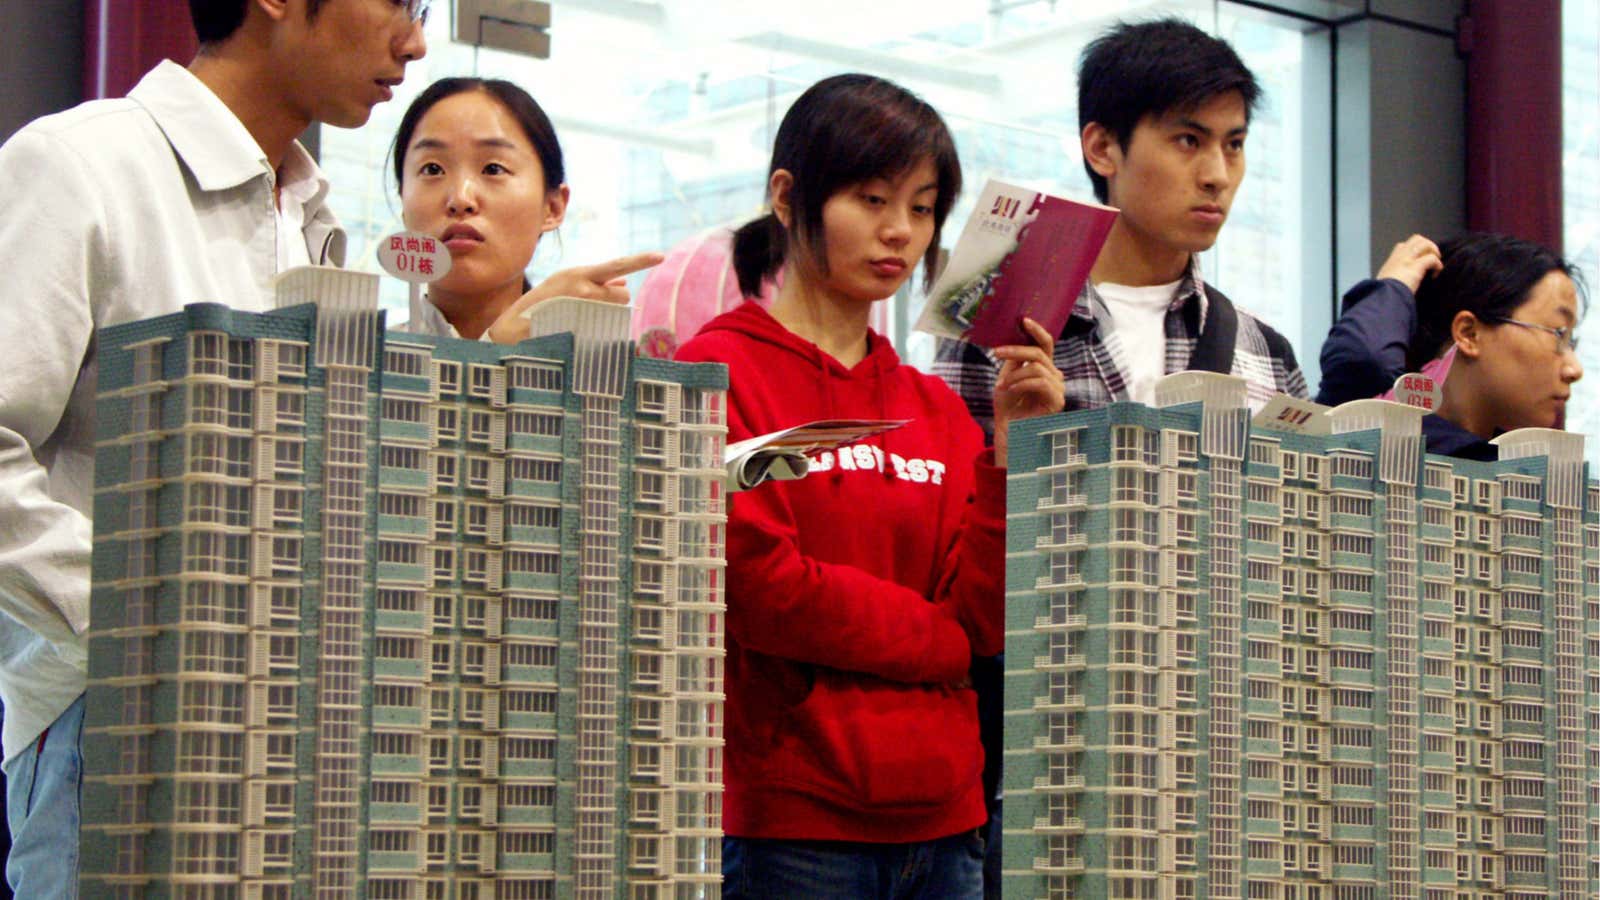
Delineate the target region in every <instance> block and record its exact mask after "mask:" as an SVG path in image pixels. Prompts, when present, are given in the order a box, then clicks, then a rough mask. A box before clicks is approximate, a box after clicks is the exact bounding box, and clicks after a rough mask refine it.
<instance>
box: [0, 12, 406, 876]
mask: <svg viewBox="0 0 1600 900" xmlns="http://www.w3.org/2000/svg"><path fill="white" fill-rule="evenodd" d="M428 5H429V4H428V0H190V4H189V7H190V12H191V14H192V16H193V19H194V24H195V30H196V32H197V34H198V36H199V38H200V52H199V54H198V55H197V56H196V57H195V59H194V61H193V62H192V63H191V64H190V65H189V67H188V68H187V69H186V68H184V67H181V66H178V65H176V64H174V63H172V62H163V63H161V64H160V65H159V66H157V67H156V68H155V69H153V70H152V71H151V72H150V73H148V74H147V75H145V77H144V78H143V80H141V81H140V82H139V84H138V85H137V86H136V87H135V88H134V89H133V90H132V91H131V92H130V93H129V95H128V96H127V97H126V98H122V99H116V100H98V101H93V102H89V103H84V104H82V105H80V106H78V107H76V108H75V109H71V110H68V111H66V112H63V113H60V114H57V115H53V116H46V117H44V118H42V119H39V120H37V121H34V122H32V123H30V124H28V125H27V126H25V127H23V128H22V130H20V131H19V132H17V134H16V135H15V136H13V137H12V138H11V139H10V140H8V141H7V142H6V143H5V145H4V146H0V205H3V206H4V207H5V208H6V210H7V214H6V215H5V216H4V217H0V246H4V247H6V248H7V250H8V252H9V253H10V254H12V261H11V271H10V279H9V281H10V291H9V292H8V295H7V297H6V299H5V300H4V301H0V334H5V335H7V336H8V338H9V343H8V345H7V352H6V353H5V354H4V355H0V701H3V702H4V705H5V733H4V748H5V754H4V757H5V762H4V769H5V773H6V780H7V789H6V818H7V824H8V825H9V827H10V830H11V835H12V839H13V842H14V843H13V846H12V850H11V854H10V857H9V859H8V860H7V862H6V879H7V881H8V882H9V883H10V885H11V887H12V889H13V890H14V891H15V892H16V895H17V896H19V897H51V898H72V897H76V896H78V846H79V845H78V824H79V808H78V806H79V797H80V792H81V788H82V764H83V754H82V751H81V747H80V738H81V733H82V729H83V706H84V698H83V690H84V683H85V677H86V673H87V653H86V644H87V642H86V636H85V630H86V629H87V628H88V625H89V580H90V576H89V559H90V535H91V533H92V523H91V521H90V514H91V509H92V500H93V488H94V446H95V426H94V403H95V400H94V394H95V383H96V359H95V344H94V335H95V330H96V329H98V328H101V327H104V326H106V325H114V324H118V323H122V322H130V321H136V320H139V319H144V318H148V317H150V316H156V315H161V314H164V313H170V312H175V311H177V310H180V309H182V308H183V307H184V306H185V305H186V304H189V303H198V302H222V303H227V304H229V305H232V306H235V307H238V308H240V309H246V310H251V311H262V310H266V309H269V308H270V307H271V302H272V300H271V294H270V291H271V283H272V279H273V277H274V276H275V275H276V274H277V273H278V272H280V271H282V270H284V269H287V268H291V267H294V266H297V265H306V264H308V263H321V264H337V263H339V262H340V261H341V260H342V258H343V255H344V233H343V231H341V230H340V229H339V226H338V223H337V222H336V221H335V220H334V218H333V215H332V213H331V212H329V211H328V209H327V207H326V206H325V205H324V202H323V201H324V198H325V197H326V195H327V189H328V184H327V180H326V179H325V178H323V177H322V174H321V172H320V171H319V170H318V169H317V166H316V163H315V162H313V161H312V159H311V156H310V155H309V154H308V153H307V152H306V150H305V149H304V148H303V147H301V146H300V145H299V144H298V143H297V142H296V141H295V136H296V135H298V134H300V133H301V132H302V131H304V130H305V129H306V127H307V126H308V125H310V124H311V123H312V122H326V123H328V124H330V125H338V126H342V127H355V126H358V125H361V124H362V123H364V122H366V120H367V118H368V116H369V115H370V114H371V112H372V108H373V107H374V106H375V105H377V104H378V103H380V102H382V101H384V100H387V99H389V96H390V93H391V90H392V88H393V87H394V86H395V85H397V84H399V83H400V81H401V79H402V78H403V77H404V75H405V69H406V64H407V63H409V62H411V61H413V60H416V59H418V58H420V57H421V56H422V55H423V53H424V52H426V48H425V46H424V43H423V37H422V22H423V19H424V18H425V15H426V12H427V9H428Z"/></svg>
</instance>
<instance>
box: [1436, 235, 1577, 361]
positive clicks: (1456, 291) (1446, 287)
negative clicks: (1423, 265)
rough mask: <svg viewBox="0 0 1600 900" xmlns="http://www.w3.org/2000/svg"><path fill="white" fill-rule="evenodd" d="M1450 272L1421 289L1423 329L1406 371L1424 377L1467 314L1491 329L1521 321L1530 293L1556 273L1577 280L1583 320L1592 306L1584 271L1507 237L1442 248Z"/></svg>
mask: <svg viewBox="0 0 1600 900" xmlns="http://www.w3.org/2000/svg"><path fill="white" fill-rule="evenodd" d="M1439 254H1440V257H1441V258H1442V259H1443V261H1444V268H1442V269H1440V270H1439V271H1438V272H1435V273H1433V274H1432V275H1430V276H1429V277H1428V278H1426V279H1424V280H1423V282H1422V285H1421V287H1419V288H1417V325H1416V329H1415V330H1414V331H1413V333H1412V336H1411V346H1410V347H1409V348H1408V350H1407V353H1406V366H1407V368H1408V369H1409V370H1410V371H1413V372H1416V371H1420V370H1421V368H1422V366H1423V364H1424V363H1427V362H1428V361H1430V360H1432V359H1434V358H1436V357H1438V356H1439V354H1440V353H1441V352H1442V351H1443V350H1444V349H1445V348H1446V347H1448V346H1450V343H1451V341H1452V340H1453V338H1452V337H1451V325H1452V323H1453V322H1454V321H1455V318H1456V315H1457V314H1458V313H1461V312H1469V313H1472V315H1473V317H1474V318H1476V319H1477V320H1478V321H1480V322H1483V323H1484V324H1486V325H1495V324H1499V323H1503V322H1505V321H1506V320H1507V319H1514V318H1516V317H1517V316H1516V311H1517V308H1518V307H1520V306H1522V304H1523V303H1525V302H1527V300H1528V292H1529V291H1531V290H1533V287H1534V285H1537V284H1538V283H1539V282H1540V281H1542V280H1543V279H1544V277H1545V276H1546V275H1549V274H1550V273H1551V272H1561V273H1563V274H1565V275H1566V276H1567V277H1568V278H1571V279H1572V281H1573V284H1574V285H1575V286H1576V287H1577V289H1578V298H1579V303H1580V307H1579V310H1578V312H1579V314H1580V315H1581V314H1582V313H1583V307H1584V306H1586V305H1587V300H1586V291H1585V289H1584V284H1583V279H1582V277H1581V276H1580V274H1579V272H1578V269H1577V268H1576V267H1575V266H1573V265H1572V264H1571V263H1569V262H1567V261H1566V260H1565V259H1562V258H1561V255H1560V254H1558V253H1556V252H1555V251H1554V250H1551V249H1550V248H1548V247H1545V246H1543V245H1541V244H1535V243H1534V242H1532V241H1525V240H1522V239H1521V238H1514V237H1511V236H1510V235H1506V234H1492V233H1473V234H1464V235H1461V236H1460V237H1456V238H1451V239H1450V240H1448V241H1445V242H1444V243H1443V244H1441V245H1439Z"/></svg>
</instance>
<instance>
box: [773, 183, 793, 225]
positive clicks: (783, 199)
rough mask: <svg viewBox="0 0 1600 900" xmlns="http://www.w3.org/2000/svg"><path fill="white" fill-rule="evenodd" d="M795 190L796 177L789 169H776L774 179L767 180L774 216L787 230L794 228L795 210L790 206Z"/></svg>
mask: <svg viewBox="0 0 1600 900" xmlns="http://www.w3.org/2000/svg"><path fill="white" fill-rule="evenodd" d="M793 189H794V175H793V173H791V172H790V171H789V170H788V169H774V170H773V172H772V177H771V178H769V179H767V199H768V200H770V201H771V202H772V214H773V215H774V216H777V217H778V221H779V222H780V223H781V224H782V225H783V227H784V228H787V229H792V228H793V227H794V208H793V207H791V206H790V205H789V196H790V192H791V191H792V190H793Z"/></svg>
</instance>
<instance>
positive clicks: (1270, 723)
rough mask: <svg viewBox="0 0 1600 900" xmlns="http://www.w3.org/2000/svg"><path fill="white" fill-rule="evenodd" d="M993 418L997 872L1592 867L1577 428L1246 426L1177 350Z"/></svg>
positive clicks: (1315, 880) (1426, 878) (1590, 660)
mask: <svg viewBox="0 0 1600 900" xmlns="http://www.w3.org/2000/svg"><path fill="white" fill-rule="evenodd" d="M1157 398H1158V404H1159V405H1160V406H1161V407H1162V408H1159V409H1152V408H1149V407H1143V406H1136V405H1133V404H1118V405H1113V406H1110V407H1106V408H1103V409H1099V410H1094V411H1091V412H1081V413H1073V414H1068V415H1059V416H1053V417H1049V418H1047V419H1035V420H1030V421H1028V422H1025V423H1020V424H1018V425H1014V426H1013V436H1012V438H1011V471H1010V488H1009V518H1008V535H1007V542H1008V563H1007V634H1006V641H1007V646H1006V666H1007V672H1006V719H1005V747H1006V750H1005V753H1006V758H1005V784H1004V789H1005V805H1004V816H1005V825H1004V828H1005V833H1004V842H1003V845H1002V846H1003V848H1004V850H1003V852H1004V858H1005V861H1004V868H1005V895H1006V896H1007V897H1008V898H1033V897H1085V898H1087V897H1094V898H1102V897H1110V898H1163V900H1167V898H1276V900H1379V898H1396V900H1402V898H1404V900H1411V898H1415V900H1461V898H1479V897H1495V898H1502V900H1516V898H1534V897H1562V898H1574V900H1576V898H1592V897H1595V896H1596V895H1597V893H1600V840H1597V825H1600V815H1597V810H1600V782H1597V778H1600V747H1597V745H1596V731H1597V729H1600V516H1597V513H1600V487H1596V486H1594V485H1587V484H1585V481H1584V477H1583V476H1584V464H1583V437H1582V436H1581V435H1577V434H1568V433H1565V432H1560V431H1548V430H1538V429H1529V430H1524V431H1516V432H1512V433H1510V434H1507V435H1504V436H1502V437H1500V438H1499V439H1498V440H1497V442H1496V443H1498V445H1499V448H1500V461H1499V462H1495V463H1485V462H1476V461H1470V460H1458V459H1450V458H1446V457H1439V456H1430V455H1425V454H1424V453H1423V451H1422V439H1421V435H1420V418H1421V414H1420V413H1419V412H1417V411H1415V410H1410V409H1408V408H1406V407H1402V406H1399V405H1397V404H1392V403H1385V402H1382V401H1376V400H1363V401H1357V402H1355V403H1350V404H1346V405H1344V406H1341V407H1338V408H1337V409H1335V410H1333V411H1332V412H1330V413H1328V414H1327V415H1328V418H1329V420H1331V422H1330V424H1331V428H1330V429H1327V430H1328V431H1331V434H1323V435H1322V436H1312V435H1310V434H1304V433H1298V434H1297V433H1284V432H1279V431H1271V430H1266V429H1264V428H1258V427H1252V423H1251V419H1250V414H1249V412H1248V410H1247V408H1246V405H1245V387H1244V382H1242V381H1240V380H1237V379H1232V378H1228V377H1226V376H1220V375H1205V374H1197V373H1183V374H1180V375H1174V376H1170V377H1169V378H1168V379H1166V380H1165V381H1164V382H1162V384H1161V385H1160V387H1159V388H1158V392H1157Z"/></svg>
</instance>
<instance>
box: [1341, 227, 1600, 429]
mask: <svg viewBox="0 0 1600 900" xmlns="http://www.w3.org/2000/svg"><path fill="white" fill-rule="evenodd" d="M1580 294H1581V291H1580V279H1579V275H1578V271H1577V269H1576V268H1575V267H1574V266H1573V265H1572V264H1571V263H1569V262H1567V261H1566V260H1564V259H1562V258H1561V257H1560V255H1558V254H1556V253H1555V252H1554V251H1552V250H1550V249H1548V248H1546V247H1542V246H1540V245H1538V244H1535V243H1532V242H1530V241H1524V240H1520V239H1518V238H1514V237H1510V236H1507V235H1502V234H1467V235H1463V236H1461V237H1458V238H1455V239H1454V240H1451V241H1447V242H1445V243H1444V244H1443V245H1440V246H1436V245H1435V244H1434V243H1433V242H1432V241H1430V240H1428V239H1427V238H1425V237H1423V236H1422V235H1412V236H1411V237H1410V238H1408V239H1407V240H1405V241H1403V242H1401V243H1400V244H1398V245H1396V246H1395V249H1394V252H1393V253H1391V254H1390V255H1389V259H1388V261H1386V262H1385V263H1384V264H1383V268H1381V269H1380V270H1379V271H1378V277H1377V278H1375V279H1371V280H1368V281H1363V282H1361V283H1360V284H1358V285H1356V286H1355V287H1354V288H1351V290H1350V292H1349V293H1348V294H1346V295H1345V298H1344V315H1343V316H1342V317H1341V318H1340V319H1339V321H1338V322H1337V323H1336V324H1335V325H1334V326H1333V330H1332V331H1331V332H1330V333H1329V334H1328V340H1327V341H1326V342H1325V343H1324V344H1323V345H1322V387H1321V390H1320V392H1319V394H1318V396H1317V401H1318V402H1320V403H1326V404H1329V405H1333V404H1338V403H1343V402H1345V401H1347V400H1356V399H1360V398H1363V397H1372V396H1376V395H1378V394H1380V393H1382V392H1383V391H1385V390H1387V389H1389V388H1390V387H1391V386H1392V385H1393V383H1394V380H1395V378H1397V377H1398V376H1400V375H1401V374H1403V373H1405V372H1415V371H1430V372H1432V371H1437V372H1438V373H1439V377H1442V378H1443V384H1442V385H1441V387H1442V388H1443V392H1444V397H1443V400H1442V401H1441V402H1440V405H1439V409H1438V410H1437V414H1436V415H1430V416H1428V417H1426V418H1425V419H1423V421H1422V431H1423V435H1424V436H1425V438H1426V439H1427V446H1428V452H1429V453H1438V454H1441V455H1445V456H1456V457H1463V458H1468V459H1490V460H1492V459H1495V458H1496V457H1497V452H1496V448H1495V446H1494V445H1493V444H1490V443H1489V441H1490V439H1492V438H1494V437H1495V436H1496V435H1498V434H1501V433H1502V432H1506V431H1512V430H1514V429H1517V428H1560V427H1563V426H1564V423H1565V421H1566V405H1567V399H1568V398H1569V397H1570V396H1571V394H1572V385H1573V383H1574V382H1576V381H1577V380H1578V379H1580V378H1582V377H1583V365H1582V364H1581V363H1579V362H1578V354H1577V343H1578V342H1577V337H1576V335H1575V334H1574V329H1576V328H1577V325H1578V321H1579V319H1580V318H1581V317H1582V314H1583V309H1584V305H1585V304H1584V302H1583V299H1582V297H1581V296H1580Z"/></svg>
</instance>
